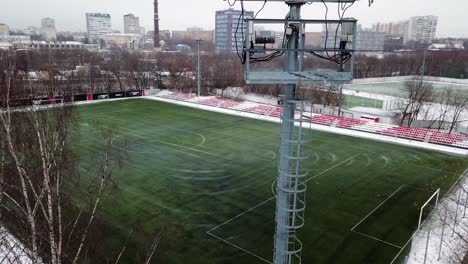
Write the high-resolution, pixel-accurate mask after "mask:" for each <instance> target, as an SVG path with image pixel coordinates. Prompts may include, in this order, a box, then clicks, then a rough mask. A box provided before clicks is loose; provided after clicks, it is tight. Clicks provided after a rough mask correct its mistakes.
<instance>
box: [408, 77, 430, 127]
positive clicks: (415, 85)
mask: <svg viewBox="0 0 468 264" xmlns="http://www.w3.org/2000/svg"><path fill="white" fill-rule="evenodd" d="M403 91H404V92H405V94H406V106H405V109H404V111H403V115H402V118H401V122H400V125H403V123H404V122H405V120H406V121H407V123H406V125H407V126H411V124H412V123H413V121H414V120H417V118H418V115H419V113H420V112H421V109H422V107H423V106H424V105H426V104H428V103H431V102H433V99H434V89H433V87H432V84H429V83H425V82H424V81H423V80H422V79H416V80H412V81H408V82H406V83H405V86H404V88H403Z"/></svg>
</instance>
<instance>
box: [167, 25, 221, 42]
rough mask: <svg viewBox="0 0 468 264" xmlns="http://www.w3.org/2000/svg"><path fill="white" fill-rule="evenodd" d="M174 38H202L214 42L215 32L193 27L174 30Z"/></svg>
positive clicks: (180, 39)
mask: <svg viewBox="0 0 468 264" xmlns="http://www.w3.org/2000/svg"><path fill="white" fill-rule="evenodd" d="M172 38H173V39H174V40H176V41H183V40H195V39H201V40H203V41H205V42H211V43H213V39H214V32H213V30H204V29H203V28H199V27H191V28H187V30H184V31H172Z"/></svg>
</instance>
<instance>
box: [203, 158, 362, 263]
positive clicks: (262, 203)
mask: <svg viewBox="0 0 468 264" xmlns="http://www.w3.org/2000/svg"><path fill="white" fill-rule="evenodd" d="M359 155H361V153H359V154H356V155H354V156H352V157H350V158H348V159H346V160H344V161H342V162H340V163H338V164H336V165H334V166H332V167H330V168H328V169H326V170H323V171H321V172H320V173H318V174H316V175H314V176H313V177H311V178H310V179H308V180H307V181H306V182H308V181H310V180H312V179H314V178H317V177H319V176H320V175H323V174H324V173H326V172H328V171H330V170H333V169H334V168H336V167H338V166H340V165H342V164H344V163H346V162H348V161H350V160H352V159H354V158H356V157H357V156H359ZM273 199H276V196H273V197H271V198H269V199H267V200H265V201H263V202H261V203H259V204H257V205H255V206H254V207H252V208H250V209H248V210H246V211H245V212H243V213H241V214H238V215H236V216H234V217H233V218H231V219H229V220H227V221H226V222H223V223H222V224H220V225H218V226H215V227H213V228H212V229H210V230H209V231H206V234H208V235H210V236H212V237H214V238H216V239H219V240H221V241H223V242H224V243H226V244H228V245H230V246H232V247H235V248H237V249H239V250H241V251H243V252H245V253H247V254H249V255H251V256H253V257H256V258H258V259H260V260H262V261H264V262H266V263H270V264H273V263H272V262H271V261H269V260H267V259H265V258H262V257H260V256H258V255H256V254H254V253H252V252H250V251H248V250H246V249H244V248H242V247H239V246H238V245H236V244H234V243H232V242H229V241H227V240H226V239H223V238H221V237H219V236H216V235H214V234H213V233H212V232H213V231H214V230H216V229H218V228H220V227H222V226H224V225H226V224H228V223H230V222H232V221H234V220H235V219H237V218H239V217H241V216H243V215H245V214H247V213H249V212H251V211H253V210H255V209H257V208H258V207H260V206H262V205H264V204H266V203H268V202H270V201H272V200H273Z"/></svg>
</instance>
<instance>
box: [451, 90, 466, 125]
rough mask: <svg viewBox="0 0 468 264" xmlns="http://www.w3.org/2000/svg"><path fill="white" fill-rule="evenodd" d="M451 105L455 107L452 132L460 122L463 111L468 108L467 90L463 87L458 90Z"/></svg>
mask: <svg viewBox="0 0 468 264" xmlns="http://www.w3.org/2000/svg"><path fill="white" fill-rule="evenodd" d="M450 105H451V106H452V108H453V117H452V120H450V129H449V130H450V131H449V132H450V133H452V131H453V130H454V129H455V128H456V126H457V124H458V122H459V121H460V117H461V115H462V113H463V111H466V110H468V94H467V92H466V91H464V90H462V89H458V90H456V92H455V93H454V96H453V97H452V100H451V101H450Z"/></svg>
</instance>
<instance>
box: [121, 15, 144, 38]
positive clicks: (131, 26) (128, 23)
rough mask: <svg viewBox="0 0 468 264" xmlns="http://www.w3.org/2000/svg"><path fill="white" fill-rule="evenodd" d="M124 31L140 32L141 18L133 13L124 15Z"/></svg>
mask: <svg viewBox="0 0 468 264" xmlns="http://www.w3.org/2000/svg"><path fill="white" fill-rule="evenodd" d="M124 33H125V34H140V33H141V29H140V18H139V17H137V16H134V15H133V14H128V15H125V16H124Z"/></svg>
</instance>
